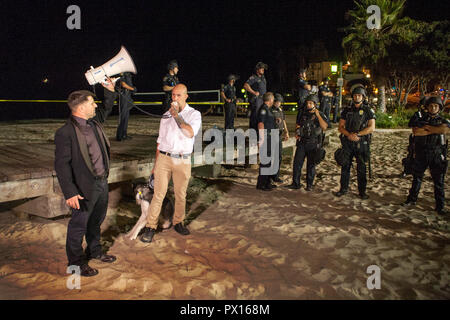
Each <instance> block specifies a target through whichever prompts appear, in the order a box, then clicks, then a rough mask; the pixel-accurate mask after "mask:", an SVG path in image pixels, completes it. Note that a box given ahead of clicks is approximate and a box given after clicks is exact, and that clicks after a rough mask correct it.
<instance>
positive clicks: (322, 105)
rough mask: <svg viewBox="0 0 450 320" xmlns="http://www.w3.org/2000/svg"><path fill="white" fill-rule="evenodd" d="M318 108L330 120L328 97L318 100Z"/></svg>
mask: <svg viewBox="0 0 450 320" xmlns="http://www.w3.org/2000/svg"><path fill="white" fill-rule="evenodd" d="M319 110H320V111H321V112H323V114H324V115H325V116H326V117H327V119H328V120H330V111H331V104H330V102H329V100H328V99H325V98H324V99H322V101H320V107H319Z"/></svg>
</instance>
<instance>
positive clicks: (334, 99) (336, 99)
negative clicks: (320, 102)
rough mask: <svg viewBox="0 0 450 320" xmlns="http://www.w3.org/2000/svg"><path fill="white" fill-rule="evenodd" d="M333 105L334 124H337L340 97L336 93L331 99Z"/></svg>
mask: <svg viewBox="0 0 450 320" xmlns="http://www.w3.org/2000/svg"><path fill="white" fill-rule="evenodd" d="M331 105H332V106H334V109H333V123H337V120H338V114H339V95H338V93H336V94H335V95H333V96H332V97H331Z"/></svg>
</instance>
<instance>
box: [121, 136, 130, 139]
mask: <svg viewBox="0 0 450 320" xmlns="http://www.w3.org/2000/svg"><path fill="white" fill-rule="evenodd" d="M131 139H133V137H132V136H125V137H122V140H131Z"/></svg>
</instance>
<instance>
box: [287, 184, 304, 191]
mask: <svg viewBox="0 0 450 320" xmlns="http://www.w3.org/2000/svg"><path fill="white" fill-rule="evenodd" d="M286 188H288V189H294V190H298V189H300V188H301V185H298V184H296V183H291V184H290V185H288V186H287V187H286Z"/></svg>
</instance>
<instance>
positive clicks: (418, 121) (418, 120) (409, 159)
mask: <svg viewBox="0 0 450 320" xmlns="http://www.w3.org/2000/svg"><path fill="white" fill-rule="evenodd" d="M426 98H427V97H425V96H424V97H422V98H421V99H420V101H419V106H418V108H417V111H416V112H415V113H414V114H413V116H412V117H411V119H409V124H408V125H409V127H411V128H412V127H423V126H424V125H425V124H427V123H426V121H425V119H426V118H427V109H426V106H425V102H426V100H427V99H426ZM414 149H415V144H414V135H413V134H412V133H411V134H410V135H409V144H408V154H407V156H406V158H404V159H402V164H403V172H402V174H401V177H402V178H405V177H406V176H407V175H408V174H412V173H413V170H412V166H413V163H414V153H415V150H414Z"/></svg>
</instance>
